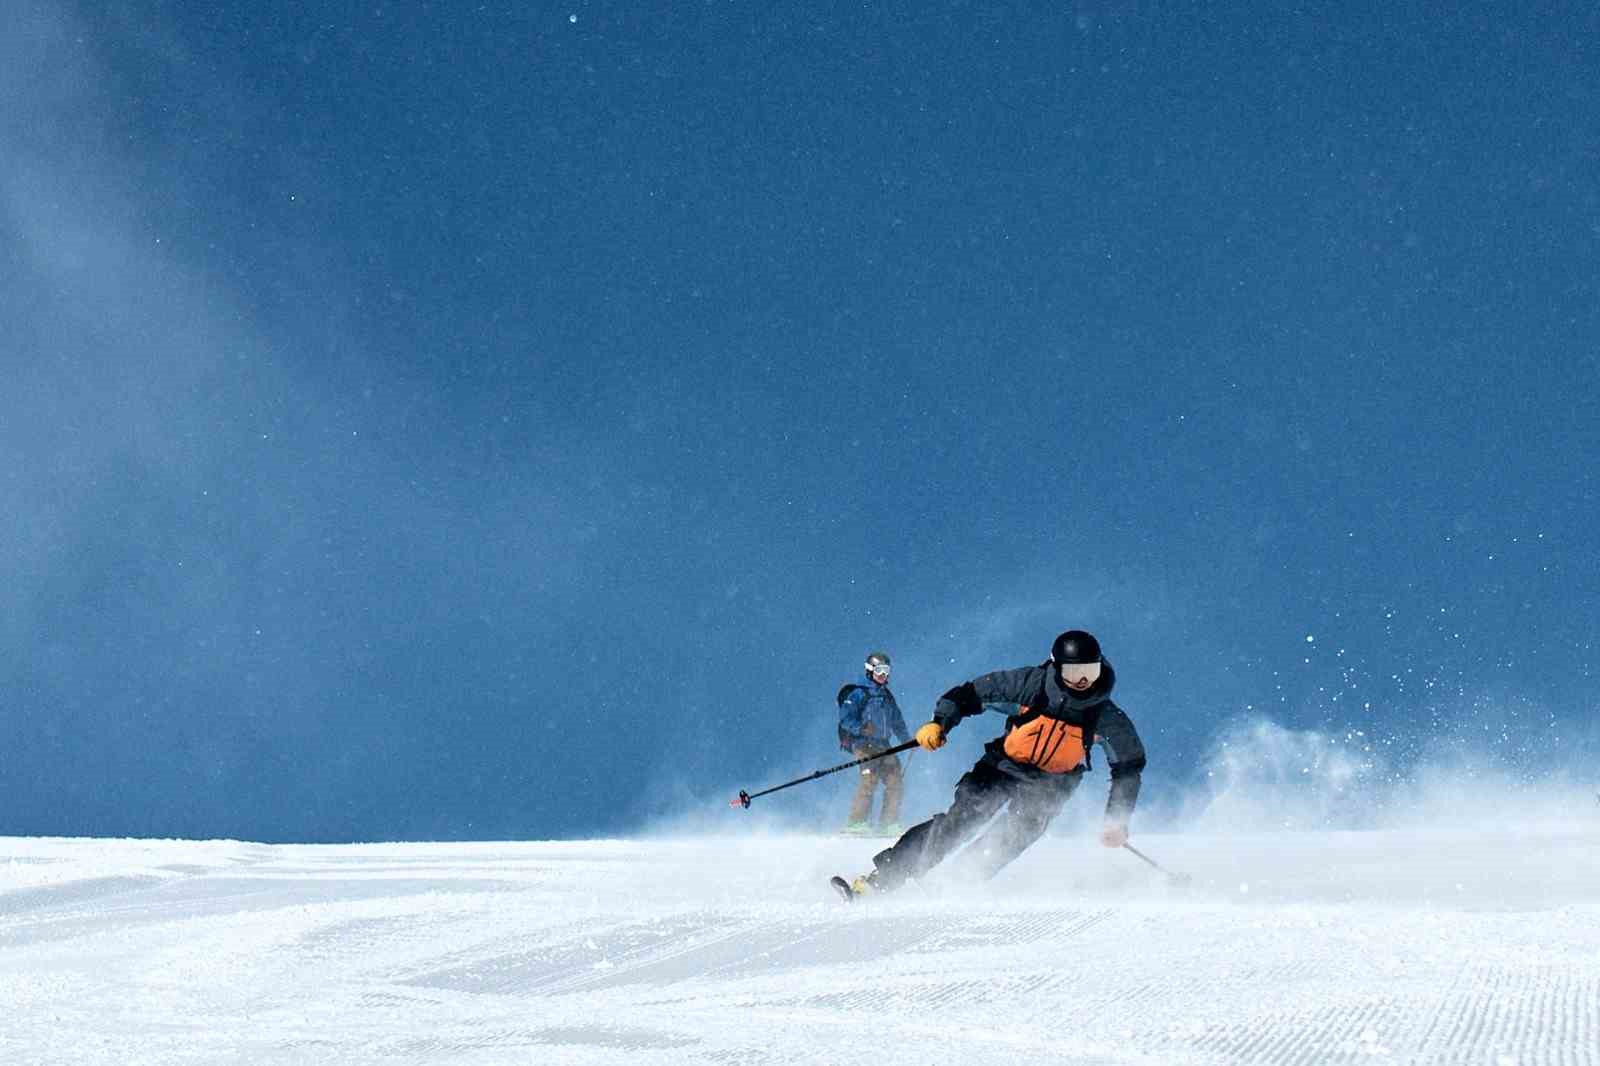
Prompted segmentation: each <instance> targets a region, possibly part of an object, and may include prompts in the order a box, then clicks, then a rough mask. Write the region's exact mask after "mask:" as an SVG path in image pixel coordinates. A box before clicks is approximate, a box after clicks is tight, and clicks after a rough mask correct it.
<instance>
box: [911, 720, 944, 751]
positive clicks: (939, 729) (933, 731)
mask: <svg viewBox="0 0 1600 1066" xmlns="http://www.w3.org/2000/svg"><path fill="white" fill-rule="evenodd" d="M917 743H918V744H920V745H921V746H922V750H923V751H938V750H939V749H940V748H942V747H944V726H942V725H940V724H939V723H938V722H929V723H928V724H927V725H925V726H923V727H922V728H921V729H919V730H917Z"/></svg>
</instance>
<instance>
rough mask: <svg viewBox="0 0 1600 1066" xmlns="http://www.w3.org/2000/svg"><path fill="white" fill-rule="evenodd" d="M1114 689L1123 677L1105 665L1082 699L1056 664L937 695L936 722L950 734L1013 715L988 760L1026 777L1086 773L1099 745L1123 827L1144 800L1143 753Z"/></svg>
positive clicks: (1110, 809) (1114, 811)
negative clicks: (976, 718) (987, 718)
mask: <svg viewBox="0 0 1600 1066" xmlns="http://www.w3.org/2000/svg"><path fill="white" fill-rule="evenodd" d="M1116 683H1117V673H1116V671H1115V670H1113V669H1112V668H1111V663H1110V662H1106V661H1102V665H1101V669H1100V679H1099V680H1098V681H1096V682H1095V683H1094V685H1093V686H1092V687H1091V688H1090V689H1089V690H1088V691H1087V692H1082V693H1078V692H1073V691H1072V690H1071V689H1069V688H1067V687H1066V686H1065V685H1063V684H1062V683H1061V676H1060V674H1059V673H1058V672H1057V670H1056V669H1055V667H1054V666H1053V665H1052V664H1050V663H1043V664H1041V665H1039V666H1024V667H1019V668H1018V669H1015V670H997V671H995V672H994V673H992V674H984V675H983V676H981V677H975V678H973V679H972V680H971V681H968V682H966V683H964V684H961V685H957V686H956V687H955V688H953V689H951V690H950V691H949V692H946V693H945V694H944V695H943V696H941V697H939V703H938V705H937V706H936V707H935V708H934V711H933V720H934V721H935V722H938V723H939V724H940V725H941V726H943V727H944V730H945V732H946V733H948V732H949V731H950V730H951V729H953V728H954V727H955V725H956V724H957V723H958V722H960V721H961V720H962V719H963V718H970V717H972V716H973V715H975V714H982V713H983V711H984V710H985V709H986V708H987V707H990V706H1000V707H1003V708H1006V709H1008V710H1011V711H1012V713H1011V714H1010V715H1009V716H1008V717H1007V718H1006V728H1005V733H1004V734H1003V735H1001V736H1000V737H997V738H996V739H995V740H993V741H991V742H990V743H989V744H988V745H987V747H986V748H985V750H986V751H987V752H988V755H987V756H986V757H987V758H991V759H993V760H994V761H995V762H996V764H997V765H998V766H999V768H1000V769H1002V770H1006V771H1008V772H1011V773H1015V774H1018V775H1020V776H1027V777H1036V776H1046V775H1058V774H1062V775H1064V774H1081V773H1084V772H1085V771H1087V770H1089V769H1091V768H1092V766H1091V762H1090V757H1089V756H1090V751H1091V749H1092V748H1093V747H1094V745H1095V744H1096V743H1098V744H1099V745H1100V747H1101V750H1102V751H1104V752H1105V755H1106V761H1107V763H1108V764H1109V765H1110V768H1111V796H1110V801H1109V803H1108V804H1107V809H1106V814H1107V817H1108V818H1111V819H1113V820H1116V821H1120V822H1124V823H1125V822H1126V821H1127V819H1128V816H1129V815H1131V814H1132V813H1133V806H1134V803H1135V802H1137V800H1138V796H1139V775H1140V773H1141V772H1142V771H1143V770H1144V767H1145V754H1144V744H1143V743H1142V742H1141V741H1140V740H1139V732H1138V730H1137V729H1135V728H1134V725H1133V720H1132V719H1131V718H1129V717H1128V715H1127V714H1126V713H1125V712H1124V711H1123V710H1122V708H1121V707H1118V706H1117V705H1116V704H1115V703H1113V702H1112V700H1111V690H1112V689H1113V688H1114V687H1115V686H1116Z"/></svg>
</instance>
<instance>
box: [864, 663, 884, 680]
mask: <svg viewBox="0 0 1600 1066" xmlns="http://www.w3.org/2000/svg"><path fill="white" fill-rule="evenodd" d="M867 673H869V674H871V675H873V676H874V677H877V676H879V675H880V674H881V675H882V676H884V677H888V676H889V664H888V663H874V662H868V663H867Z"/></svg>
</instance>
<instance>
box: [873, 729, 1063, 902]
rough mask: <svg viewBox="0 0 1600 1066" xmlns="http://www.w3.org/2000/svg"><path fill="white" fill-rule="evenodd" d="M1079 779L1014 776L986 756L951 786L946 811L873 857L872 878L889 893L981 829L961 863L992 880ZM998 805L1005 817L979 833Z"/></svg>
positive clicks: (1024, 847) (1057, 809)
mask: <svg viewBox="0 0 1600 1066" xmlns="http://www.w3.org/2000/svg"><path fill="white" fill-rule="evenodd" d="M1082 777H1083V774H1082V772H1081V771H1080V772H1078V773H1071V774H1049V775H1044V774H1040V775H1038V776H1030V777H1018V776H1016V775H1013V774H1008V773H1006V772H1005V771H1004V770H1001V769H1000V767H999V765H998V760H997V759H996V758H995V757H994V756H993V755H985V756H984V757H983V758H981V759H979V760H978V762H977V765H975V766H974V767H973V768H972V769H971V770H968V771H967V772H966V773H965V774H963V775H962V776H961V780H960V781H958V782H956V797H955V802H953V803H951V804H950V809H949V810H947V811H945V812H944V813H943V814H936V815H934V816H933V817H932V818H929V819H928V820H927V821H926V822H922V823H920V824H918V825H914V826H912V827H911V828H910V829H907V830H906V831H905V833H904V834H903V835H902V836H901V837H900V839H899V840H897V841H895V842H894V845H893V846H892V847H889V848H886V849H885V850H883V851H880V852H879V853H878V854H877V855H875V856H873V859H872V864H873V865H874V866H876V867H877V873H876V876H875V878H874V880H875V881H876V882H877V884H878V886H879V887H880V888H885V889H889V888H895V887H898V886H899V885H900V884H902V883H903V882H904V881H905V880H906V879H907V878H912V877H921V876H922V875H923V874H925V873H927V872H928V871H929V870H931V869H933V868H934V867H935V866H937V865H939V863H941V862H943V861H944V860H945V859H946V858H948V857H949V856H950V854H951V853H952V852H954V851H956V850H958V849H959V848H960V847H961V846H962V845H963V844H965V843H967V842H968V841H969V840H972V838H973V837H975V836H977V835H978V833H979V831H980V830H981V831H982V832H983V835H982V837H981V838H979V839H978V840H975V841H973V843H972V847H970V848H969V849H967V853H966V855H965V856H963V859H965V860H967V861H968V862H969V863H970V865H971V867H972V868H973V869H974V871H975V872H976V873H977V875H978V876H979V877H982V878H989V877H993V876H994V875H995V874H997V873H999V872H1000V871H1001V870H1002V869H1003V868H1004V867H1005V865H1006V864H1007V863H1009V862H1010V861H1011V860H1012V859H1015V858H1016V857H1017V856H1018V855H1021V854H1022V853H1023V852H1024V851H1026V850H1028V848H1029V846H1030V845H1032V844H1033V842H1034V841H1036V840H1038V839H1039V838H1040V837H1041V836H1043V835H1044V831H1045V830H1046V829H1047V828H1049V826H1050V820H1051V819H1052V818H1054V817H1055V816H1056V814H1057V813H1059V812H1060V810H1061V807H1062V805H1063V804H1064V803H1066V802H1067V799H1068V797H1070V796H1071V795H1072V793H1073V792H1075V791H1077V788H1078V782H1079V781H1080V780H1081V779H1082ZM1002 807H1006V808H1007V809H1006V811H1005V813H1004V814H1002V815H1001V816H1000V817H999V818H995V820H994V822H993V824H991V825H989V827H988V829H984V824H985V823H987V822H988V821H989V819H991V818H994V816H995V813H996V812H997V811H999V810H1000V808H1002Z"/></svg>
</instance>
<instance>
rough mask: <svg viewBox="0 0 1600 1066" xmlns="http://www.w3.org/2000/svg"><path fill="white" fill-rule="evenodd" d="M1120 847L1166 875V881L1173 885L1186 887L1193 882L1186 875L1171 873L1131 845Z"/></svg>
mask: <svg viewBox="0 0 1600 1066" xmlns="http://www.w3.org/2000/svg"><path fill="white" fill-rule="evenodd" d="M1122 846H1123V847H1125V848H1127V849H1128V850H1129V851H1131V852H1133V853H1134V854H1135V855H1137V856H1139V858H1141V859H1143V860H1144V861H1145V862H1147V863H1149V864H1150V865H1151V866H1153V867H1155V868H1156V869H1157V870H1160V871H1161V872H1162V873H1164V874H1166V875H1167V880H1168V881H1171V882H1172V883H1173V884H1175V885H1186V884H1188V883H1189V882H1190V881H1193V880H1194V878H1192V877H1190V876H1189V875H1188V874H1179V873H1173V872H1172V871H1171V870H1169V869H1167V868H1166V867H1165V866H1162V865H1161V864H1160V863H1159V862H1156V861H1155V860H1154V859H1152V858H1151V857H1150V856H1148V855H1146V854H1145V853H1144V852H1142V851H1140V850H1139V849H1138V848H1136V847H1134V846H1133V845H1132V844H1129V843H1127V842H1124V843H1123V845H1122Z"/></svg>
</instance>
